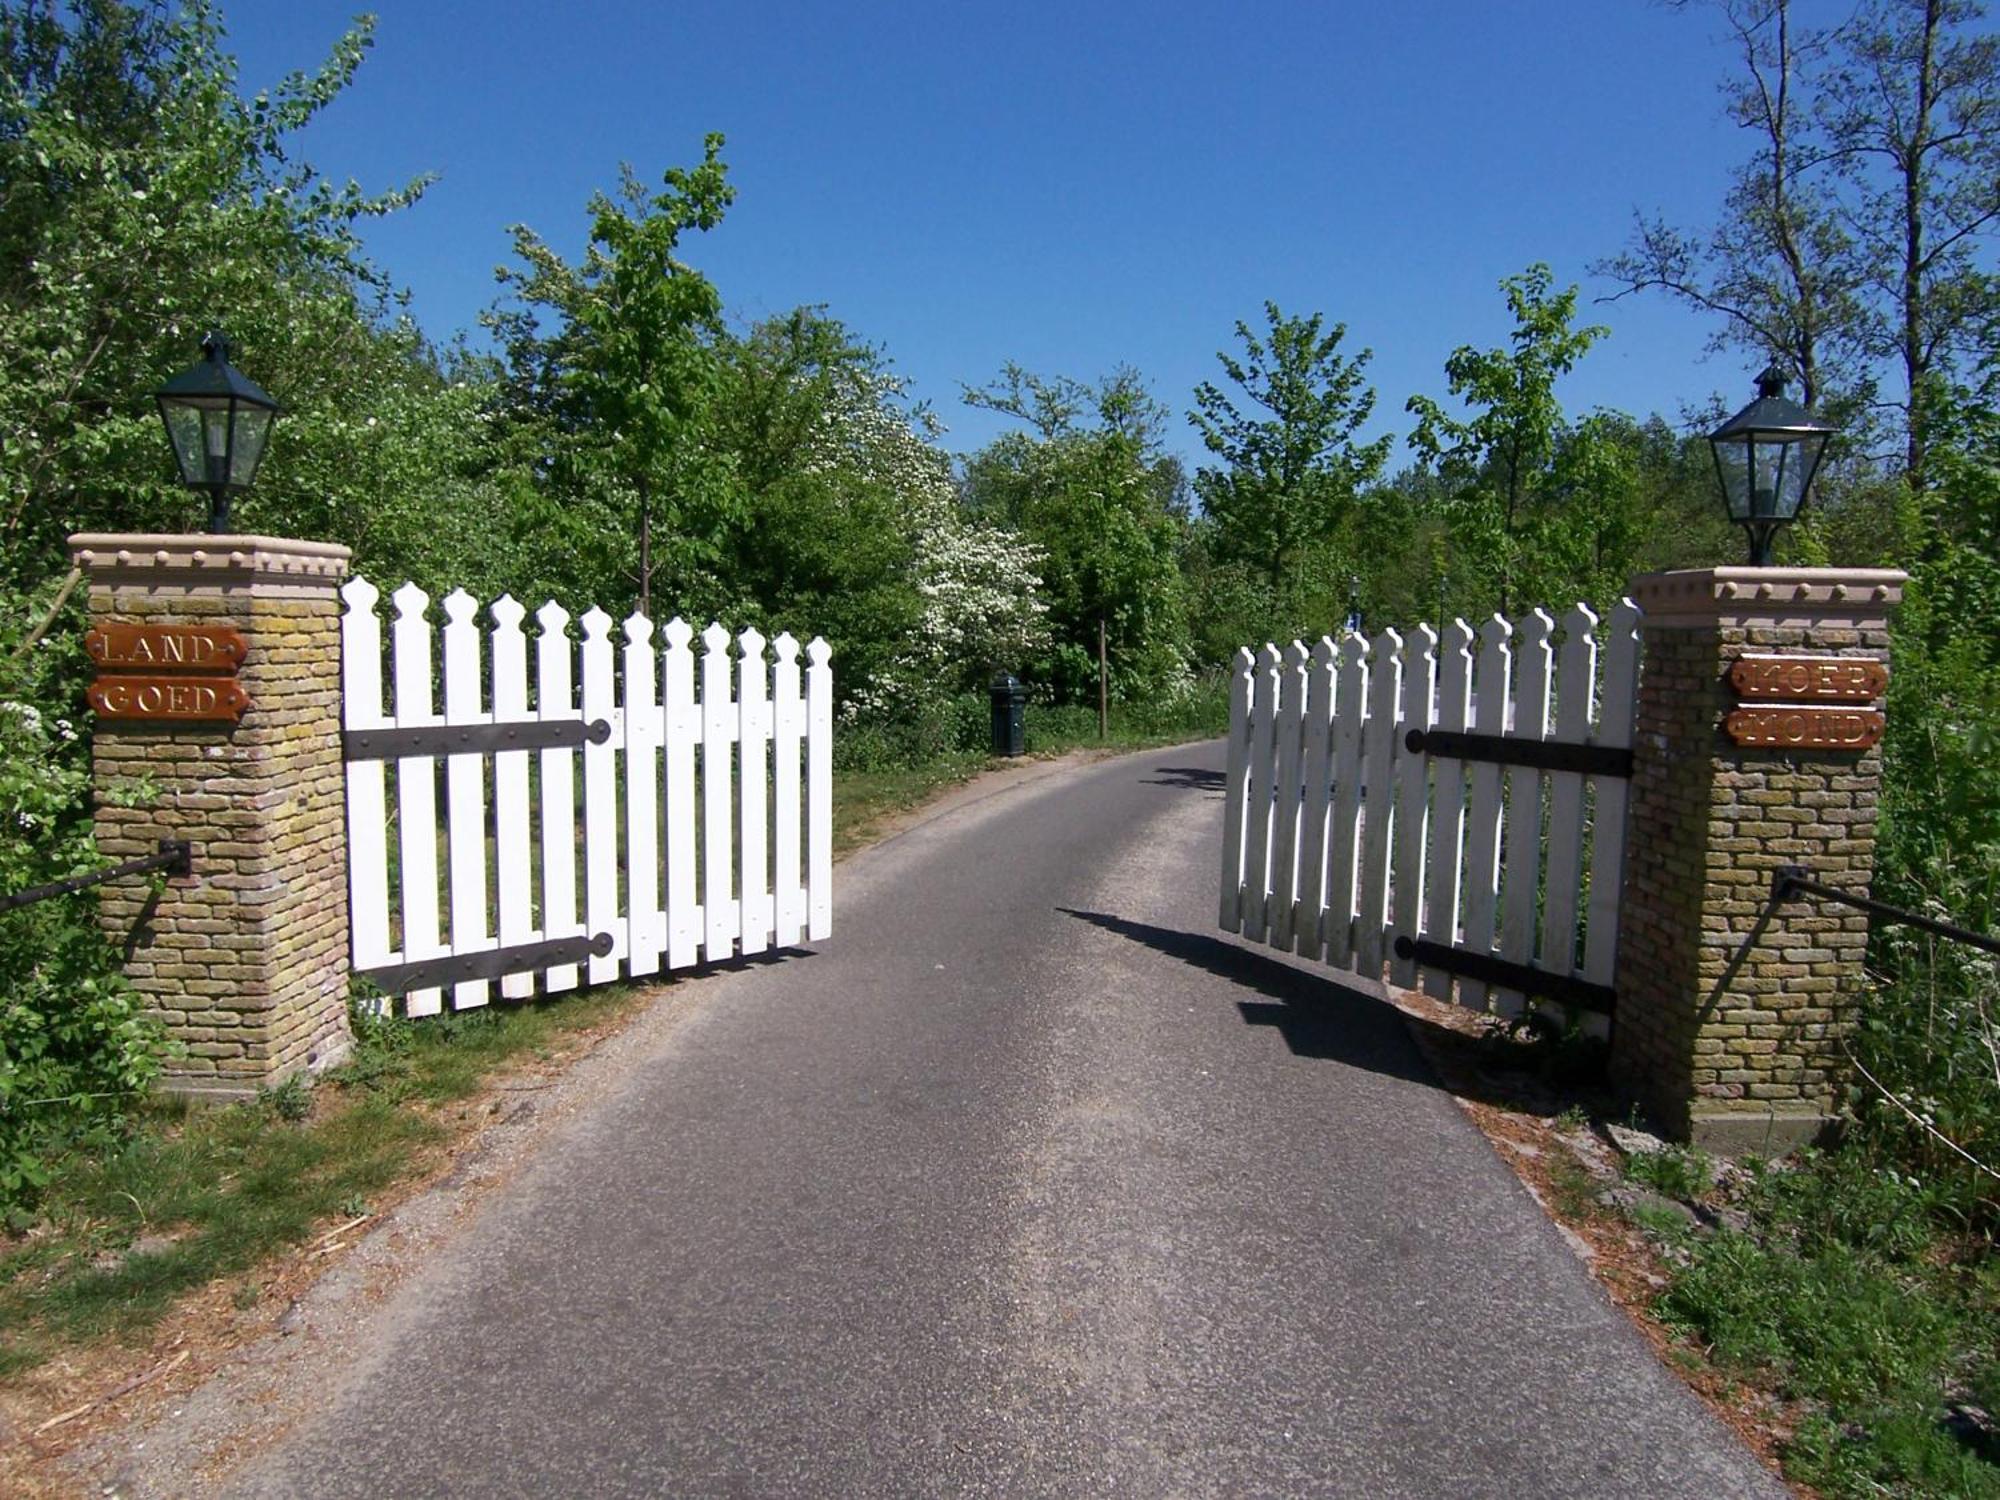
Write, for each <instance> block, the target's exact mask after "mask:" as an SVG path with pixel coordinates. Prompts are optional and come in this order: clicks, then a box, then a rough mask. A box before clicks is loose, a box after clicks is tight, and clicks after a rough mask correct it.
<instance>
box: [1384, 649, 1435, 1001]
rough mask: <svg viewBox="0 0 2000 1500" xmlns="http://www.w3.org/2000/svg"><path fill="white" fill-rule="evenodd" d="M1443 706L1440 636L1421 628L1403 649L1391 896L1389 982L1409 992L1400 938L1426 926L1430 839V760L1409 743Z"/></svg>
mask: <svg viewBox="0 0 2000 1500" xmlns="http://www.w3.org/2000/svg"><path fill="white" fill-rule="evenodd" d="M1436 707H1437V632H1436V631H1434V630H1432V629H1431V627H1430V626H1428V625H1423V624H1420V625H1418V626H1417V628H1416V629H1415V630H1413V631H1411V632H1410V638H1409V640H1408V641H1406V642H1405V643H1404V645H1403V722H1402V726H1401V731H1400V732H1399V733H1398V734H1397V735H1396V736H1395V738H1394V741H1393V749H1392V757H1391V758H1392V762H1393V764H1394V766H1395V774H1396V852H1395V856H1394V867H1393V869H1392V871H1391V875H1390V882H1391V886H1390V893H1389V931H1390V937H1391V942H1390V950H1389V982H1390V983H1391V984H1394V985H1398V986H1400V987H1402V988H1404V989H1408V988H1410V987H1411V986H1412V985H1414V984H1415V983H1416V982H1417V965H1416V960H1414V959H1410V958H1404V957H1402V956H1401V955H1400V954H1398V953H1397V952H1396V951H1395V943H1394V939H1396V938H1409V939H1412V940H1414V939H1416V938H1418V937H1421V936H1423V935H1424V934H1425V932H1426V930H1427V929H1426V928H1425V926H1424V919H1425V912H1424V849H1425V846H1426V843H1427V841H1428V838H1429V833H1430V822H1431V808H1430V761H1429V759H1428V758H1427V757H1426V756H1425V755H1424V754H1423V753H1422V752H1421V751H1412V750H1411V749H1409V747H1408V746H1407V745H1406V744H1405V743H1404V736H1405V735H1406V734H1408V733H1409V731H1411V730H1413V729H1415V730H1428V729H1429V728H1430V727H1431V724H1432V722H1433V717H1434V715H1435V712H1436Z"/></svg>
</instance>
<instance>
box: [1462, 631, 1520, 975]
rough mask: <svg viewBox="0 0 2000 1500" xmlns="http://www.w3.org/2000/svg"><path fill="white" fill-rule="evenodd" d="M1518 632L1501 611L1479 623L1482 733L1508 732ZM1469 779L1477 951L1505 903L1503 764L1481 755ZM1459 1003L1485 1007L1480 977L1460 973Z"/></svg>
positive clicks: (1468, 866) (1470, 905) (1469, 887)
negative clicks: (1502, 881)
mask: <svg viewBox="0 0 2000 1500" xmlns="http://www.w3.org/2000/svg"><path fill="white" fill-rule="evenodd" d="M1513 636H1514V627H1513V626H1512V625H1509V624H1508V623H1507V622H1506V621H1505V620H1503V619H1501V618H1500V616H1498V615H1494V616H1493V617H1492V618H1491V619H1489V620H1487V621H1486V623H1485V624H1483V625H1481V626H1480V627H1479V667H1478V706H1477V708H1476V709H1475V710H1474V716H1473V728H1474V729H1475V730H1476V731H1477V732H1479V733H1480V734H1496V735H1497V734H1504V733H1505V732H1506V729H1507V721H1508V718H1509V713H1508V710H1509V708H1510V706H1511V703H1512V695H1513V681H1512V674H1513V662H1514V652H1513V647H1512V645H1511V644H1510V643H1511V642H1512V640H1513ZM1468 780H1469V781H1470V783H1471V794H1470V800H1469V805H1468V807H1467V811H1466V839H1465V843H1466V853H1465V933H1464V936H1463V937H1462V938H1461V939H1460V943H1461V944H1462V946H1464V947H1465V948H1467V949H1469V950H1471V951H1472V952H1474V953H1491V952H1492V951H1493V927H1494V919H1495V916H1496V914H1497V912H1498V910H1499V903H1500V811H1501V809H1500V767H1499V766H1498V765H1496V764H1495V763H1493V762H1492V761H1477V762H1475V763H1474V764H1473V766H1472V769H1471V775H1470V777H1469V778H1468ZM1458 1003H1459V1004H1460V1005H1464V1006H1468V1007H1470V1008H1471V1009H1473V1010H1484V1009H1485V1008H1486V985H1485V984H1484V983H1483V982H1482V981H1480V980H1477V979H1469V978H1468V979H1460V980H1459V982H1458Z"/></svg>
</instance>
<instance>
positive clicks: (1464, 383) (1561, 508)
mask: <svg viewBox="0 0 2000 1500" xmlns="http://www.w3.org/2000/svg"><path fill="white" fill-rule="evenodd" d="M1500 286H1501V290H1502V291H1503V292H1504V293H1505V294H1506V297H1507V306H1508V309H1509V310H1510V311H1511V312H1512V313H1513V315H1514V333H1513V336H1512V338H1511V340H1510V341H1509V345H1508V347H1506V348H1503V349H1485V350H1481V349H1474V348H1472V347H1470V346H1469V345H1468V346H1461V347H1460V348H1459V349H1457V350H1455V351H1454V352H1453V353H1452V355H1451V357H1450V358H1449V359H1447V360H1446V361H1445V376H1446V379H1447V381H1448V383H1449V388H1450V392H1451V394H1452V396H1453V397H1455V398H1457V399H1458V400H1459V401H1460V402H1461V403H1462V404H1463V406H1464V407H1465V408H1466V414H1465V415H1464V416H1452V415H1450V414H1448V413H1447V412H1446V411H1445V409H1444V408H1443V407H1442V406H1440V405H1439V404H1438V403H1437V402H1436V401H1434V400H1432V399H1431V398H1430V397H1428V396H1412V397H1411V398H1410V401H1409V411H1410V412H1411V414H1412V415H1414V416H1415V417H1416V418H1417V426H1416V429H1415V430H1414V431H1413V432H1412V433H1411V434H1410V439H1409V442H1410V447H1411V448H1412V449H1413V450H1415V451H1416V453H1417V454H1418V455H1419V457H1420V458H1421V459H1422V460H1423V461H1424V463H1425V464H1427V465H1429V466H1430V467H1432V468H1433V469H1435V470H1436V472H1437V473H1438V475H1439V477H1440V478H1441V479H1442V480H1443V481H1444V484H1445V487H1446V492H1447V494H1448V496H1449V499H1448V500H1447V502H1446V505H1447V507H1448V513H1449V518H1450V526H1451V540H1452V544H1453V548H1454V550H1455V551H1456V552H1457V553H1458V555H1459V556H1460V557H1461V558H1462V559H1463V562H1464V570H1465V573H1466V575H1467V577H1466V579H1465V582H1466V583H1468V584H1470V583H1473V582H1474V580H1475V579H1477V580H1478V581H1479V583H1480V588H1479V590H1478V597H1479V599H1480V603H1481V604H1482V606H1485V605H1490V606H1491V607H1494V608H1498V609H1499V610H1501V611H1502V612H1511V611H1512V610H1514V609H1516V608H1519V607H1522V606H1525V605H1528V604H1535V603H1541V602H1544V601H1545V600H1553V599H1556V598H1558V597H1560V596H1562V595H1565V594H1571V593H1588V592H1590V591H1591V590H1592V588H1593V585H1594V583H1595V581H1596V580H1595V579H1594V577H1593V576H1592V575H1593V574H1596V573H1601V572H1604V571H1607V570H1608V571H1613V572H1615V571H1617V570H1618V568H1619V566H1620V561H1619V560H1620V559H1621V558H1622V557H1623V555H1624V549H1625V547H1626V546H1627V545H1629V539H1630V532H1631V524H1630V503H1631V499H1632V477H1633V476H1632V472H1631V468H1630V465H1629V463H1628V462H1627V461H1626V459H1625V455H1624V452H1623V450H1622V448H1621V445H1620V444H1619V443H1618V442H1617V441H1616V434H1615V424H1614V423H1613V421H1612V420H1611V419H1610V418H1608V417H1604V416H1595V417H1589V418H1586V419H1584V420H1583V421H1581V422H1578V423H1571V422H1570V421H1569V420H1568V419H1567V418H1566V417H1565V416H1564V414H1563V409H1562V404H1561V402H1559V401H1558V400H1557V398H1556V393H1555V385H1556V382H1557V381H1558V380H1559V379H1561V378H1562V377H1563V376H1564V375H1567V374H1568V373H1569V372H1570V371H1571V370H1573V369H1574V368H1575V367H1576V364H1577V362H1578V361H1579V360H1580V359H1582V357H1583V356H1584V354H1585V353H1587V352H1588V351H1589V349H1590V347H1591V346H1592V345H1593V344H1595V343H1596V342H1597V341H1598V340H1599V339H1600V338H1602V337H1604V335H1605V333H1606V330H1605V329H1604V328H1602V327H1597V326H1587V327H1582V328H1578V327H1575V326H1574V320H1575V317H1576V298H1577V289H1576V288H1575V287H1573V286H1572V287H1570V288H1568V289H1567V290H1565V291H1561V292H1558V291H1556V290H1555V282H1554V276H1553V274H1552V273H1551V272H1550V270H1549V268H1548V267H1547V266H1545V265H1534V266H1530V267H1529V268H1528V269H1527V270H1526V271H1525V272H1523V273H1522V274H1521V275H1519V276H1510V277H1508V278H1507V279H1506V280H1504V281H1502V282H1501V283H1500Z"/></svg>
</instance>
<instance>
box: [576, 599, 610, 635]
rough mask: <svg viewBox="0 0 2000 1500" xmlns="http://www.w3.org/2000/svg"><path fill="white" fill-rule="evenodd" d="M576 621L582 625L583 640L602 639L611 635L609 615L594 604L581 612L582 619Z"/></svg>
mask: <svg viewBox="0 0 2000 1500" xmlns="http://www.w3.org/2000/svg"><path fill="white" fill-rule="evenodd" d="M578 623H580V624H581V625H582V626H583V635H584V639H585V640H590V641H602V640H608V639H609V638H610V636H611V624H612V621H611V616H609V615H607V614H606V613H605V612H604V611H603V610H601V609H599V608H598V607H597V606H596V605H594V604H593V605H591V607H590V608H589V609H587V610H585V611H584V612H583V619H582V620H581V621H579V622H578Z"/></svg>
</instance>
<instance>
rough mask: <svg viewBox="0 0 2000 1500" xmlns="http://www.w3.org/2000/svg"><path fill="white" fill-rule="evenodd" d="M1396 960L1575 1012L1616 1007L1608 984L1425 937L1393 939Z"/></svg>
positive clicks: (1607, 1011)
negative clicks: (1413, 962) (1407, 960)
mask: <svg viewBox="0 0 2000 1500" xmlns="http://www.w3.org/2000/svg"><path fill="white" fill-rule="evenodd" d="M1396 957H1398V958H1413V959H1415V960H1416V961H1417V962H1418V963H1420V964H1422V965H1423V966H1424V967H1425V968H1427V969H1442V970H1443V971H1444V972H1445V973H1447V974H1456V975H1458V976H1460V977H1461V978H1464V979H1477V980H1479V981H1480V982H1481V983H1484V984H1490V985H1497V986H1499V987H1500V988H1502V989H1509V990H1519V991H1520V992H1521V993H1522V994H1524V995H1540V996H1542V997H1543V998H1544V999H1547V1000H1554V1001H1556V1002H1558V1003H1559V1004H1563V1005H1574V1006H1576V1007H1577V1008H1578V1009H1579V1010H1594V1011H1598V1012H1600V1013H1602V1014H1604V1015H1607V1016H1608V1015H1612V1014H1613V1013H1615V1012H1616V1010H1617V1008H1618V992H1617V991H1616V990H1615V989H1613V988H1612V987H1611V986H1610V985H1608V984H1593V983H1592V982H1591V981H1589V980H1588V979H1578V978H1577V977H1576V976H1575V975H1574V974H1551V973H1548V972H1547V971H1546V970H1542V969H1537V968H1533V967H1531V966H1530V965H1528V964H1517V963H1515V962H1513V961H1512V960H1511V959H1505V958H1500V957H1498V956H1496V955H1494V954H1491V953H1474V952H1471V951H1470V950H1468V949H1465V948H1454V947H1452V946H1450V945H1449V944H1447V943H1434V942H1432V941H1430V940H1429V939H1428V938H1417V939H1415V940H1412V939H1410V938H1407V937H1399V938H1397V939H1396Z"/></svg>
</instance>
